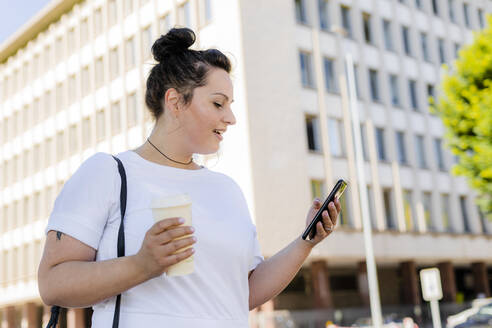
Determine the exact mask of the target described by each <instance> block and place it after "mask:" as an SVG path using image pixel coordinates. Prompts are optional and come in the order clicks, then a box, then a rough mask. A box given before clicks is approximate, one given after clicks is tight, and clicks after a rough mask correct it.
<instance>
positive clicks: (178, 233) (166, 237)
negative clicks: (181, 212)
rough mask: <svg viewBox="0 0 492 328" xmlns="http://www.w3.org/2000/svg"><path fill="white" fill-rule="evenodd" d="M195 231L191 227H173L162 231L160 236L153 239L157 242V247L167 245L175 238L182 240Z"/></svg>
mask: <svg viewBox="0 0 492 328" xmlns="http://www.w3.org/2000/svg"><path fill="white" fill-rule="evenodd" d="M194 231H195V229H194V228H193V227H191V226H185V227H174V228H172V229H171V228H169V229H168V230H166V231H162V232H161V233H160V234H157V235H156V236H155V237H156V239H157V242H158V243H159V245H162V244H166V243H169V242H170V241H173V240H174V239H177V238H180V239H182V238H184V236H186V235H190V234H192V233H193V232H194Z"/></svg>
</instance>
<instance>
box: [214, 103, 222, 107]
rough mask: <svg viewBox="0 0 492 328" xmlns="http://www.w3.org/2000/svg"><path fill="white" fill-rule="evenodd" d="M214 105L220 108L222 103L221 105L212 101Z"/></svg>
mask: <svg viewBox="0 0 492 328" xmlns="http://www.w3.org/2000/svg"><path fill="white" fill-rule="evenodd" d="M214 105H215V107H217V108H221V107H222V105H221V104H219V103H214Z"/></svg>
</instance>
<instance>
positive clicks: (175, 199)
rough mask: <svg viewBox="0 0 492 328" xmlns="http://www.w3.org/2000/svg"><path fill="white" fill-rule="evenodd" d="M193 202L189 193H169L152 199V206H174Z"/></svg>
mask: <svg viewBox="0 0 492 328" xmlns="http://www.w3.org/2000/svg"><path fill="white" fill-rule="evenodd" d="M188 204H191V197H190V196H189V195H188V194H177V195H168V196H162V197H158V198H154V199H152V202H151V203H150V207H151V208H162V207H174V206H182V205H188Z"/></svg>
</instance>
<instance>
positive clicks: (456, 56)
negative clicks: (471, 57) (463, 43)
mask: <svg viewBox="0 0 492 328" xmlns="http://www.w3.org/2000/svg"><path fill="white" fill-rule="evenodd" d="M459 51H460V45H459V44H458V43H455V44H454V58H458V56H459Z"/></svg>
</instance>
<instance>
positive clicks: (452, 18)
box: [448, 0, 456, 23]
mask: <svg viewBox="0 0 492 328" xmlns="http://www.w3.org/2000/svg"><path fill="white" fill-rule="evenodd" d="M454 1H455V0H448V9H449V20H450V21H451V22H453V23H456V15H455V14H454Z"/></svg>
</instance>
